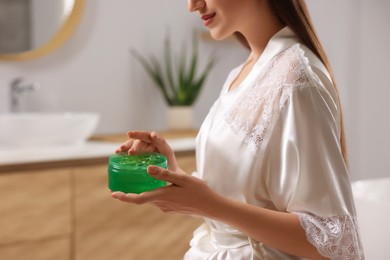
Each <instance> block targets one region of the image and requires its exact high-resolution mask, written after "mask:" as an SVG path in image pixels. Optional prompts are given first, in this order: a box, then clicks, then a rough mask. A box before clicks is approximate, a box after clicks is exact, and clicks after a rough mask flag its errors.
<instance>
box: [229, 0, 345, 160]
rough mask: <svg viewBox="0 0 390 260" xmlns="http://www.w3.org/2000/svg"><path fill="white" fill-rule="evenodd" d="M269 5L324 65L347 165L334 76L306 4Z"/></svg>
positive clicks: (286, 0) (281, 1)
mask: <svg viewBox="0 0 390 260" xmlns="http://www.w3.org/2000/svg"><path fill="white" fill-rule="evenodd" d="M268 2H269V5H270V8H271V10H272V12H273V13H274V14H275V15H276V16H277V18H278V19H279V20H280V22H282V24H284V25H285V26H288V27H290V28H291V29H292V30H293V31H294V33H295V34H296V35H297V36H298V37H299V39H300V40H301V41H302V43H303V44H305V45H306V46H307V47H308V48H309V49H310V50H311V51H312V52H314V54H316V55H317V56H318V57H319V59H320V60H321V61H322V63H324V65H325V67H326V69H327V70H328V72H329V74H330V76H331V79H332V82H333V86H334V88H335V89H336V92H337V94H338V98H339V105H340V116H341V122H340V124H341V136H340V143H341V152H342V155H343V158H344V161H345V163H346V164H347V165H348V155H347V147H346V141H345V130H344V120H343V112H342V109H341V104H340V95H339V93H338V89H337V87H336V84H335V81H334V75H333V71H332V68H331V66H330V63H329V60H328V57H327V56H326V53H325V50H324V48H323V46H322V44H321V42H320V40H319V38H318V36H317V33H316V31H315V29H314V26H313V23H312V21H311V17H310V15H309V11H308V9H307V6H306V3H305V1H304V0H269V1H268ZM235 36H236V38H237V39H238V40H239V41H240V42H241V43H242V44H244V45H245V46H246V47H247V48H249V45H248V42H247V41H246V39H245V37H244V36H243V35H242V34H241V33H235Z"/></svg>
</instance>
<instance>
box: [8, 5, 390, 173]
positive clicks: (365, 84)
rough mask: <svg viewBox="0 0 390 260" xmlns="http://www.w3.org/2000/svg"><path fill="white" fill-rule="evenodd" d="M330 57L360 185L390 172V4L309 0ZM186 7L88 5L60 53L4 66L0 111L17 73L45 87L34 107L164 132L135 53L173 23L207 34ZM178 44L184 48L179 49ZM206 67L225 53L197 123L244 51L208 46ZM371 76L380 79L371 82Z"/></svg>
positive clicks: (157, 41) (115, 129)
mask: <svg viewBox="0 0 390 260" xmlns="http://www.w3.org/2000/svg"><path fill="white" fill-rule="evenodd" d="M307 2H308V5H309V8H310V10H311V11H312V16H313V20H314V23H315V24H316V26H317V29H318V33H319V35H320V37H321V39H322V41H323V43H324V45H325V48H326V50H327V52H328V55H329V58H330V61H331V63H332V65H333V68H334V72H335V75H336V80H337V82H338V85H339V89H340V93H341V98H342V102H343V107H344V113H345V118H346V128H347V137H348V143H349V148H350V149H349V150H350V162H351V171H352V176H353V178H354V179H363V178H372V177H381V176H390V174H389V170H388V169H389V168H390V167H389V166H390V165H389V164H390V162H389V161H390V160H388V159H387V158H386V155H388V154H389V152H388V150H387V147H389V144H390V143H389V140H390V138H389V137H388V135H386V134H387V133H389V132H390V131H389V130H390V127H389V119H388V118H389V116H388V115H386V114H387V113H386V111H389V109H388V108H386V106H385V105H386V100H385V99H386V98H387V96H389V94H390V88H388V87H387V86H388V83H387V81H386V72H390V68H389V63H388V62H387V60H389V58H390V57H389V55H390V51H389V50H388V48H386V44H387V42H389V41H390V33H389V30H386V29H385V28H386V25H387V24H389V22H390V17H389V16H388V15H387V14H386V10H390V2H389V1H387V0H374V1H373V0H343V1H340V0H326V1H325V0H322V1H307ZM186 3H187V1H155V0H143V1H137V2H134V1H128V0H115V1H106V0H86V8H85V13H84V14H83V17H82V21H81V23H80V26H79V28H78V29H77V31H76V32H75V34H74V35H73V37H72V38H71V39H70V40H69V41H68V42H67V43H66V44H65V45H64V46H63V47H61V48H60V49H58V50H56V51H55V52H54V53H52V54H50V55H48V56H46V57H44V58H40V59H37V60H33V61H28V62H0V112H6V111H8V107H7V102H8V101H7V91H8V89H7V85H8V83H9V81H10V80H11V79H12V78H14V77H17V76H23V77H25V78H26V80H28V81H38V82H40V83H41V85H42V88H41V89H40V90H39V91H38V92H35V93H31V94H28V95H26V96H25V99H24V101H25V109H26V110H29V111H96V112H99V113H100V114H101V116H102V120H101V124H100V126H99V129H98V132H99V133H119V132H124V131H127V130H129V129H156V130H161V129H164V128H165V122H164V115H165V114H164V110H165V108H166V107H165V104H164V102H163V100H162V98H161V95H160V93H159V92H157V90H156V88H155V87H154V86H153V84H152V82H151V81H150V79H149V78H148V77H147V76H146V75H145V73H144V71H143V70H142V68H141V67H140V66H139V64H138V63H137V62H136V61H134V59H132V57H131V55H130V54H129V49H130V48H136V49H137V50H139V51H140V52H141V53H144V54H153V53H156V54H158V55H159V54H160V55H161V50H162V40H163V37H164V36H165V31H166V28H167V27H168V26H169V27H170V28H171V32H172V35H173V38H174V39H175V40H176V41H178V42H181V41H182V39H184V38H187V39H188V40H189V38H190V35H191V31H192V29H193V28H202V25H201V22H200V20H199V18H198V16H197V15H194V14H190V13H188V12H187V11H186ZM178 46H179V44H178ZM201 47H202V52H203V53H204V56H205V57H203V59H202V60H203V62H204V61H205V60H206V58H207V56H208V55H209V54H210V53H211V52H217V53H218V54H219V57H220V61H219V63H218V67H217V68H215V69H214V70H213V73H212V74H211V76H210V78H209V79H208V81H207V84H206V86H205V89H204V91H203V92H202V94H201V97H200V99H199V100H198V102H197V104H196V106H195V113H196V114H195V116H196V122H197V125H198V126H199V125H200V123H201V121H202V119H203V117H204V116H205V114H206V113H207V111H208V109H209V107H210V106H211V104H212V102H213V101H214V99H215V98H216V96H217V95H218V93H219V91H220V88H221V85H222V83H223V81H224V80H225V77H226V74H227V73H228V71H229V70H230V69H231V68H232V67H234V66H236V65H237V64H238V63H240V62H241V61H242V60H243V59H244V57H245V55H246V51H245V50H244V49H242V48H241V46H239V44H237V43H234V42H229V41H226V42H218V43H214V42H210V41H206V42H202V45H201ZM374 77H375V78H374Z"/></svg>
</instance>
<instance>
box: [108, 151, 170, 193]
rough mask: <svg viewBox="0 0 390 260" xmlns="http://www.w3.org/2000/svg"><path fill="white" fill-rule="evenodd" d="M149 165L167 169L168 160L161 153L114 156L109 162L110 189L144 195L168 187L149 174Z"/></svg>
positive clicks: (165, 183)
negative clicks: (145, 192)
mask: <svg viewBox="0 0 390 260" xmlns="http://www.w3.org/2000/svg"><path fill="white" fill-rule="evenodd" d="M149 165H155V166H159V167H162V168H165V169H167V167H168V165H167V158H166V157H165V156H164V155H162V154H159V153H144V154H137V155H128V154H125V153H120V154H113V155H111V156H110V157H109V160H108V188H109V189H110V190H111V191H113V192H114V191H122V192H124V193H142V192H144V191H150V190H154V189H156V188H159V187H163V186H166V185H167V182H166V181H163V180H157V179H155V178H154V177H152V176H150V175H149V174H148V173H147V168H148V166H149Z"/></svg>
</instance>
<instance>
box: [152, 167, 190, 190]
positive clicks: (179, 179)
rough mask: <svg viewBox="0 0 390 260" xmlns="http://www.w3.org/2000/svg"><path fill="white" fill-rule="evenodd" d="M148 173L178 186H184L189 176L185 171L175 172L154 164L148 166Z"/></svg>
mask: <svg viewBox="0 0 390 260" xmlns="http://www.w3.org/2000/svg"><path fill="white" fill-rule="evenodd" d="M148 173H149V174H150V175H151V176H153V177H154V178H156V179H158V180H164V181H167V182H170V183H172V184H174V185H176V186H180V187H183V186H185V185H186V182H187V181H188V178H189V176H188V175H187V174H185V173H177V172H174V171H170V170H167V169H164V168H161V167H157V166H154V165H151V166H149V167H148Z"/></svg>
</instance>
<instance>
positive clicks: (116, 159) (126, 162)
mask: <svg viewBox="0 0 390 260" xmlns="http://www.w3.org/2000/svg"><path fill="white" fill-rule="evenodd" d="M109 164H110V166H111V167H112V168H114V169H122V170H135V169H146V168H147V167H148V166H149V165H156V166H160V167H163V168H166V167H167V158H166V157H165V156H164V155H162V154H160V153H142V154H136V155H129V154H126V153H118V154H113V155H111V156H110V157H109Z"/></svg>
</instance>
